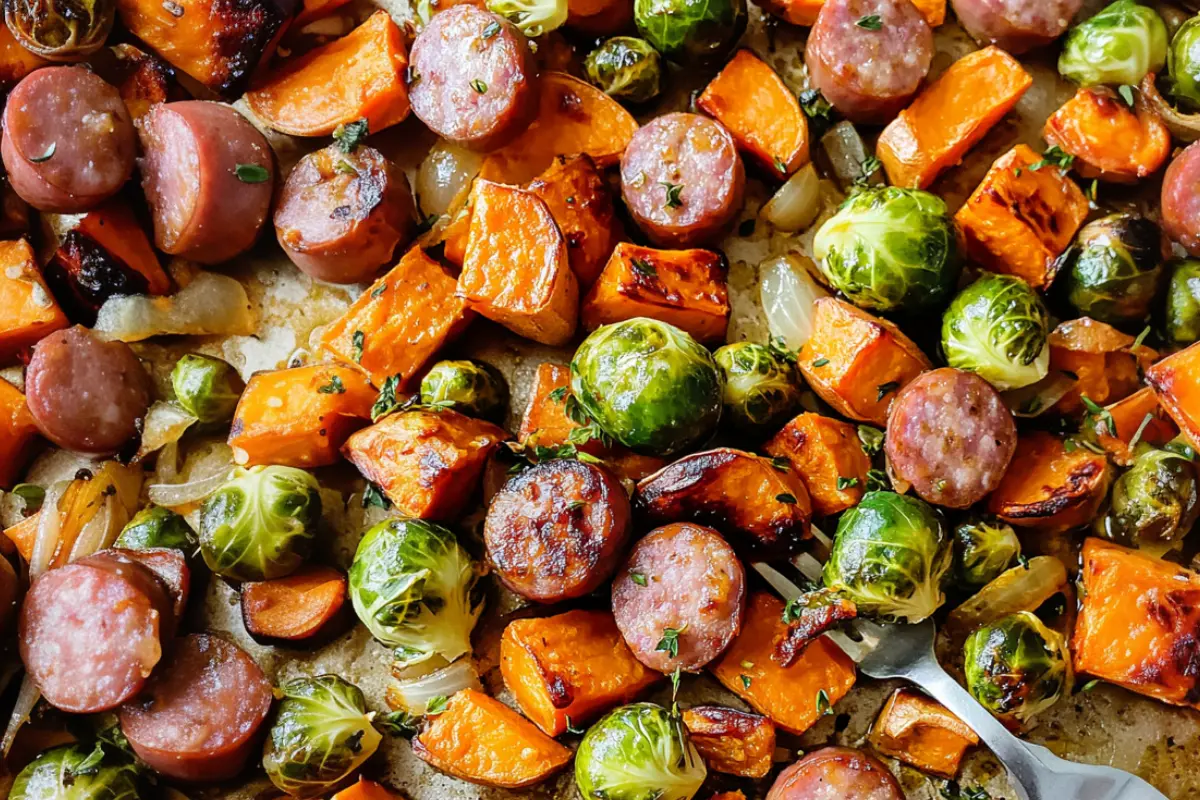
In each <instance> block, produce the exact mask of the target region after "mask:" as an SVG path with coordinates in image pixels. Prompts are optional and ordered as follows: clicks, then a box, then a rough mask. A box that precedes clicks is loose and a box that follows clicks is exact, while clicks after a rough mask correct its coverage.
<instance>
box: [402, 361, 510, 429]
mask: <svg viewBox="0 0 1200 800" xmlns="http://www.w3.org/2000/svg"><path fill="white" fill-rule="evenodd" d="M420 395H421V402H422V403H424V404H425V405H430V406H441V407H443V408H452V409H454V410H455V411H458V412H460V413H463V414H466V415H467V416H469V417H479V418H480V419H487V420H491V421H492V422H500V421H502V420H503V419H504V414H505V412H507V411H508V383H507V382H506V381H505V380H504V376H503V375H501V374H500V371H499V370H498V369H496V368H495V367H493V366H492V365H491V364H485V363H483V362H482V361H439V362H438V363H436V364H434V365H433V367H432V368H430V370H429V372H428V373H426V375H425V377H424V378H423V379H422V380H421V392H420Z"/></svg>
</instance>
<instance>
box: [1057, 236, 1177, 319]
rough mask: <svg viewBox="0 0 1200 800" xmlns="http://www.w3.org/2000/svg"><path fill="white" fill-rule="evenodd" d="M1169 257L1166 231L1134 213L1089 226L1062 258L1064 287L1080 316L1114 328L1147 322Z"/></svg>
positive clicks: (1068, 299)
mask: <svg viewBox="0 0 1200 800" xmlns="http://www.w3.org/2000/svg"><path fill="white" fill-rule="evenodd" d="M1167 255H1168V250H1167V246H1166V243H1165V240H1164V239H1163V235H1162V230H1161V229H1160V228H1159V227H1158V225H1156V224H1155V223H1154V222H1151V221H1150V220H1148V219H1146V218H1145V217H1141V216H1137V215H1135V214H1112V215H1110V216H1107V217H1103V218H1101V219H1098V220H1095V221H1094V222H1089V223H1088V224H1087V225H1084V226H1083V229H1082V230H1081V231H1079V236H1078V237H1077V238H1076V240H1075V244H1074V245H1072V247H1071V248H1070V249H1069V250H1067V252H1066V253H1064V254H1063V256H1062V259H1061V261H1062V265H1061V267H1060V269H1061V271H1062V279H1061V281H1060V286H1061V287H1062V291H1063V292H1064V294H1065V295H1066V298H1067V302H1069V303H1070V304H1071V305H1072V306H1074V307H1075V308H1076V309H1077V310H1078V311H1079V313H1080V314H1083V315H1084V316H1088V317H1091V318H1092V319H1098V320H1100V321H1101V322H1107V323H1109V324H1111V325H1120V324H1122V323H1133V322H1139V321H1141V320H1143V319H1145V318H1146V317H1147V316H1148V315H1149V314H1150V310H1151V307H1152V306H1153V304H1154V299H1155V297H1156V296H1157V295H1158V288H1159V285H1160V283H1161V282H1162V277H1163V262H1164V261H1165V260H1166V258H1167Z"/></svg>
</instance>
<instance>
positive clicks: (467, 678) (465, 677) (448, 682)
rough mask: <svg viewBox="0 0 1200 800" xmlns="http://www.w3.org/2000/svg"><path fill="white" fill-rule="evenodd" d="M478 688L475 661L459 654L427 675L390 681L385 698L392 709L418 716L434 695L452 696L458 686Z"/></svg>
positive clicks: (457, 689) (477, 673)
mask: <svg viewBox="0 0 1200 800" xmlns="http://www.w3.org/2000/svg"><path fill="white" fill-rule="evenodd" d="M480 688H481V685H480V683H479V672H478V671H477V670H476V669H475V662H474V661H472V660H471V659H470V658H469V657H468V658H460V659H458V660H457V661H455V662H454V663H453V664H451V665H450V666H448V667H442V668H441V669H439V670H436V671H434V672H430V673H429V674H428V675H422V676H421V677H419V678H411V679H408V680H398V681H395V682H393V683H392V684H391V685H390V686H389V687H388V690H387V702H388V705H389V706H391V708H392V710H393V711H407V712H408V713H409V714H412V715H414V716H422V715H424V713H425V709H426V707H427V706H428V705H429V701H430V700H432V699H433V698H435V697H452V696H453V695H454V693H455V692H457V691H459V690H460V689H480Z"/></svg>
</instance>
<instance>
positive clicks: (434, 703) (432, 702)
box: [425, 694, 450, 717]
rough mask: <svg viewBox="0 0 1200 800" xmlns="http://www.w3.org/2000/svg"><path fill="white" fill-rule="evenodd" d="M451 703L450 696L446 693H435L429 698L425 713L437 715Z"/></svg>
mask: <svg viewBox="0 0 1200 800" xmlns="http://www.w3.org/2000/svg"><path fill="white" fill-rule="evenodd" d="M449 704H450V698H449V697H446V695H444V694H439V695H434V696H433V697H431V698H429V702H428V703H426V704H425V715H426V716H430V717H432V716H435V715H437V714H441V713H442V712H443V711H445V710H446V706H448V705H449Z"/></svg>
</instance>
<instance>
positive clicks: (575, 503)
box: [567, 500, 587, 511]
mask: <svg viewBox="0 0 1200 800" xmlns="http://www.w3.org/2000/svg"><path fill="white" fill-rule="evenodd" d="M586 505H587V503H585V502H583V501H582V500H572V501H571V502H570V503H567V510H569V511H578V510H579V509H581V508H583V507H584V506H586Z"/></svg>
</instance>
